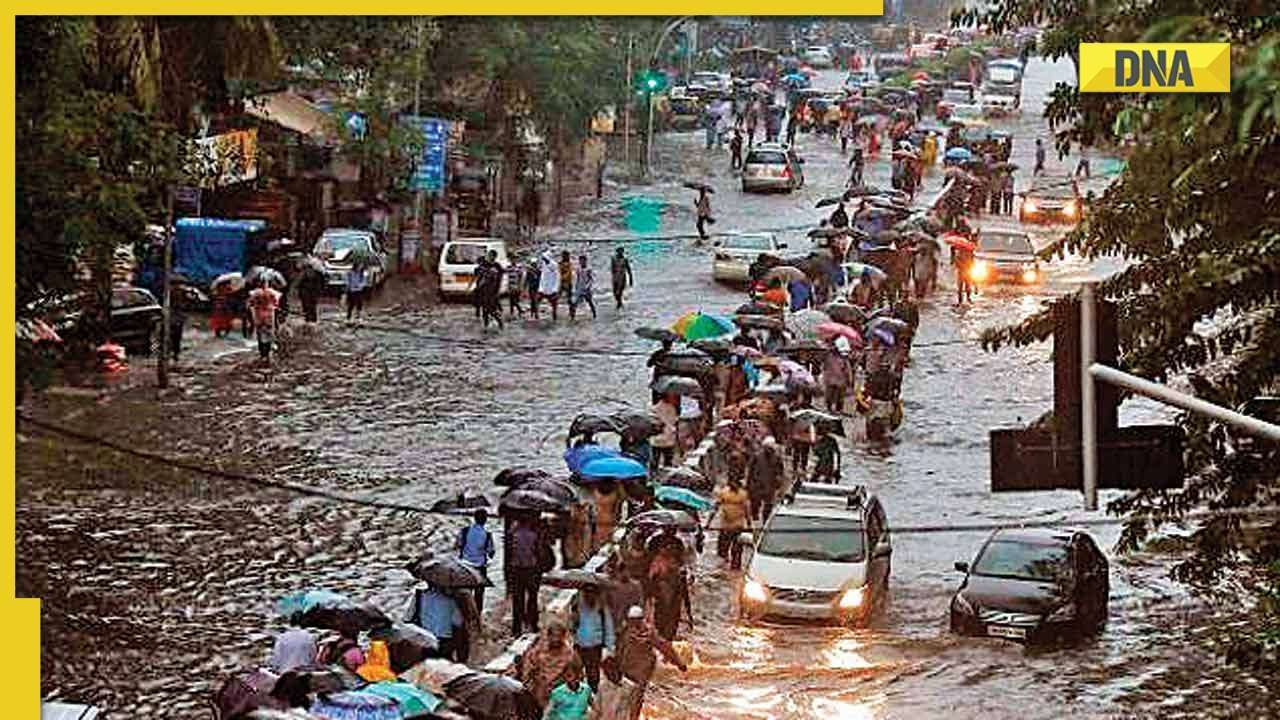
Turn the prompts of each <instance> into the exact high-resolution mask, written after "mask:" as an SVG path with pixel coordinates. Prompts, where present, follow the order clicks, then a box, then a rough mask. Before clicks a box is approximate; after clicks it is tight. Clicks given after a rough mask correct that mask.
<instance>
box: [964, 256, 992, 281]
mask: <svg viewBox="0 0 1280 720" xmlns="http://www.w3.org/2000/svg"><path fill="white" fill-rule="evenodd" d="M990 272H991V268H990V267H988V265H987V261H986V260H977V261H975V262H974V263H973V267H971V268H969V279H970V280H973V281H974V282H982V281H983V280H986V279H987V275H988V274H990Z"/></svg>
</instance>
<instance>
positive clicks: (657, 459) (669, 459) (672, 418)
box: [649, 369, 680, 468]
mask: <svg viewBox="0 0 1280 720" xmlns="http://www.w3.org/2000/svg"><path fill="white" fill-rule="evenodd" d="M655 372H656V369H655ZM653 414H654V415H655V416H657V418H658V419H659V420H660V421H662V432H660V433H658V434H657V435H655V436H653V438H652V439H651V440H650V441H649V443H650V444H651V445H652V446H653V466H654V467H655V468H659V467H670V466H671V465H673V464H674V463H675V452H676V444H677V441H678V439H679V433H678V431H677V429H676V426H677V424H678V423H679V422H680V398H679V397H677V396H675V395H670V394H667V395H663V396H661V398H660V399H659V400H658V402H657V403H655V404H654V406H653Z"/></svg>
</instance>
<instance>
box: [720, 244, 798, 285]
mask: <svg viewBox="0 0 1280 720" xmlns="http://www.w3.org/2000/svg"><path fill="white" fill-rule="evenodd" d="M786 247H787V244H786V243H780V242H778V238H777V236H776V235H774V234H773V233H743V234H741V235H727V236H721V237H720V239H718V240H716V241H715V255H714V256H713V258H712V261H711V277H712V279H714V280H718V281H720V282H730V283H745V282H747V281H749V280H750V279H751V273H750V268H751V263H753V262H755V261H756V258H758V257H760V255H762V254H777V252H778V251H779V250H783V249H785V248H786Z"/></svg>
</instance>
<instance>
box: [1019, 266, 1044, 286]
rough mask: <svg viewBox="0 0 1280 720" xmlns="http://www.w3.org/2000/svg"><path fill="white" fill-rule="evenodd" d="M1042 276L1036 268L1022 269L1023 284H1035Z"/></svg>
mask: <svg viewBox="0 0 1280 720" xmlns="http://www.w3.org/2000/svg"><path fill="white" fill-rule="evenodd" d="M1039 276H1040V274H1039V273H1037V272H1036V269H1035V268H1034V267H1025V268H1023V269H1022V282H1024V283H1033V282H1035V281H1036V278H1038V277H1039Z"/></svg>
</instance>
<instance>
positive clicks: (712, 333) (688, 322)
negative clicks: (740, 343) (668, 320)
mask: <svg viewBox="0 0 1280 720" xmlns="http://www.w3.org/2000/svg"><path fill="white" fill-rule="evenodd" d="M671 331H672V332H674V333H676V334H677V335H679V336H680V337H682V338H684V339H685V340H701V339H703V338H712V337H720V336H721V335H731V334H733V331H734V327H733V321H732V320H730V319H729V318H727V317H724V316H722V315H711V314H709V313H704V312H691V313H686V314H684V315H682V316H681V317H680V319H679V320H676V321H675V322H674V323H672V325H671Z"/></svg>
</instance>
